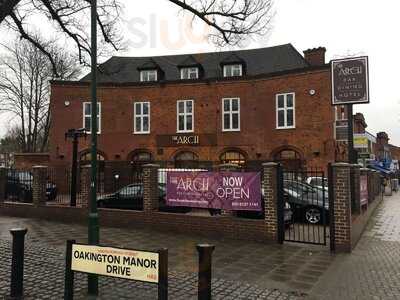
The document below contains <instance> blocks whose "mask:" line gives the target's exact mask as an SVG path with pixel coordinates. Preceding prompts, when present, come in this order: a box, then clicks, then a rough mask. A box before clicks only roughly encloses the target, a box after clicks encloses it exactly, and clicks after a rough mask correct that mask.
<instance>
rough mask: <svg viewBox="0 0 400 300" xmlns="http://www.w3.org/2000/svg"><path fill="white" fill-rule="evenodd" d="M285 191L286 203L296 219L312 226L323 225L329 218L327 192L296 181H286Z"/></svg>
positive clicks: (284, 183)
mask: <svg viewBox="0 0 400 300" xmlns="http://www.w3.org/2000/svg"><path fill="white" fill-rule="evenodd" d="M283 191H284V197H285V201H286V202H288V203H289V204H290V206H291V207H292V209H293V213H294V217H295V218H297V219H298V218H301V219H302V220H303V221H306V222H308V223H311V224H318V223H321V222H322V220H323V217H325V219H327V218H328V215H329V214H328V211H329V199H328V192H327V191H325V190H322V189H319V188H317V187H313V186H311V185H309V184H307V183H304V182H299V181H294V180H293V181H292V180H284V181H283Z"/></svg>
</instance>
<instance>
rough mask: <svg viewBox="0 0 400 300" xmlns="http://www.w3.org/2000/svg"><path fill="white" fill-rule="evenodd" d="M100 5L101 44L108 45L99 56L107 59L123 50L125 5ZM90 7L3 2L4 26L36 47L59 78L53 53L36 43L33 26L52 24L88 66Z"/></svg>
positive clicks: (70, 1)
mask: <svg viewBox="0 0 400 300" xmlns="http://www.w3.org/2000/svg"><path fill="white" fill-rule="evenodd" d="M97 2H98V10H97V11H98V13H97V23H98V26H99V28H100V32H101V37H102V39H101V40H100V41H103V42H104V43H100V45H104V47H99V53H100V54H104V55H107V54H108V53H109V51H110V50H119V49H120V47H122V46H121V45H122V37H121V35H120V34H119V33H118V32H119V31H118V26H117V25H118V23H119V17H120V15H121V5H120V3H119V2H118V0H98V1H97ZM90 4H91V0H0V12H1V13H0V24H2V25H3V24H4V26H7V27H8V28H10V29H12V30H13V31H15V32H17V33H18V34H19V36H20V37H21V38H23V39H25V40H27V41H29V42H30V43H32V44H33V45H35V47H36V48H38V49H39V50H40V51H41V52H42V53H43V54H44V55H46V56H47V58H48V59H49V61H50V62H51V64H52V67H53V73H54V74H55V75H59V74H57V68H56V62H55V59H54V57H53V56H52V53H51V49H49V48H48V45H44V44H42V43H40V41H37V40H36V39H35V35H36V30H32V29H31V27H32V23H33V22H34V20H36V21H37V18H41V20H42V21H43V22H49V23H50V25H52V26H53V28H55V29H56V30H57V31H59V32H60V33H61V34H62V35H63V36H64V37H65V38H66V40H68V41H69V42H72V43H73V44H75V47H76V49H77V53H78V57H79V61H80V63H82V64H86V65H88V64H89V61H90V60H89V59H88V57H89V56H90V39H89V30H88V29H89V28H90V13H89V10H90ZM43 25H44V24H41V26H43ZM105 45H108V47H106V46H105ZM110 46H111V47H110Z"/></svg>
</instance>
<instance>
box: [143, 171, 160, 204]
mask: <svg viewBox="0 0 400 300" xmlns="http://www.w3.org/2000/svg"><path fill="white" fill-rule="evenodd" d="M159 167H160V166H159V165H156V164H146V165H143V210H144V211H153V210H155V209H158V196H159V195H158V169H159Z"/></svg>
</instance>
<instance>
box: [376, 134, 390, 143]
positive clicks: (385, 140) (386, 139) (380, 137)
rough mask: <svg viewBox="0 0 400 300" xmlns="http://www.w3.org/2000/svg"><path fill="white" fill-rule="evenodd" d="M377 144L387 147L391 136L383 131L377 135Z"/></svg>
mask: <svg viewBox="0 0 400 300" xmlns="http://www.w3.org/2000/svg"><path fill="white" fill-rule="evenodd" d="M376 143H377V144H379V145H387V144H388V143H389V136H388V134H387V133H386V132H384V131H381V132H378V133H377V134H376Z"/></svg>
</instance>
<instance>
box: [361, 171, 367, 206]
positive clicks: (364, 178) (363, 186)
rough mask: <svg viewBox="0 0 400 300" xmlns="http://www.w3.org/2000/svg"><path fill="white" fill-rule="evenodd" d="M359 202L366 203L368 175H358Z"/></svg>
mask: <svg viewBox="0 0 400 300" xmlns="http://www.w3.org/2000/svg"><path fill="white" fill-rule="evenodd" d="M360 204H361V205H366V204H368V177H367V176H366V175H362V176H360Z"/></svg>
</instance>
